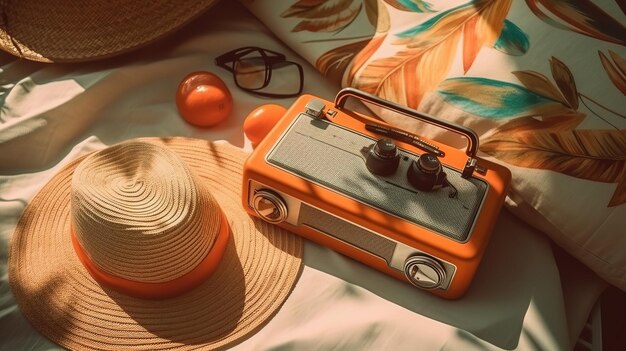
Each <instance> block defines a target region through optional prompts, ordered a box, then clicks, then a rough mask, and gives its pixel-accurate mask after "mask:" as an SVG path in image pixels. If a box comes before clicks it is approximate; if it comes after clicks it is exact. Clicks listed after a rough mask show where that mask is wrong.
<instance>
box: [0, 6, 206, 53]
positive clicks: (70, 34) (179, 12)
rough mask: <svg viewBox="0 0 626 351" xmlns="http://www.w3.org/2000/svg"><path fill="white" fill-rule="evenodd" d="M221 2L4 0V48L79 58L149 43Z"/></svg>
mask: <svg viewBox="0 0 626 351" xmlns="http://www.w3.org/2000/svg"><path fill="white" fill-rule="evenodd" d="M215 2H216V0H183V1H148V0H93V1H91V0H87V1H79V0H54V1H39V0H0V48H1V49H3V50H5V51H8V52H9V53H11V54H13V55H16V56H19V57H23V58H26V59H29V60H35V61H42V62H78V61H88V60H93V59H98V58H104V57H109V56H113V55H116V54H120V53H123V52H127V51H129V50H132V49H135V48H138V47H140V46H143V45H146V44H149V43H151V42H153V41H155V40H156V39H158V38H160V37H162V36H163V35H165V34H168V33H170V32H172V31H174V30H175V29H178V28H180V27H181V26H182V25H184V24H185V23H187V22H189V21H190V20H192V19H193V18H195V17H196V16H198V15H200V14H201V13H202V12H203V11H204V10H206V9H207V8H209V6H211V5H213V4H214V3H215Z"/></svg>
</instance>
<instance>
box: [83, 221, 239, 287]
mask: <svg viewBox="0 0 626 351" xmlns="http://www.w3.org/2000/svg"><path fill="white" fill-rule="evenodd" d="M229 232H230V230H229V225H228V222H227V220H226V216H224V214H223V213H222V214H221V223H220V229H219V232H218V233H217V237H216V239H215V243H213V247H212V248H211V250H210V251H209V253H208V254H207V255H206V257H205V258H204V259H203V260H202V261H201V262H200V263H199V264H198V265H197V266H196V267H195V268H194V269H192V270H191V271H189V272H188V273H185V274H184V275H182V276H180V277H178V278H175V279H172V280H170V281H167V282H161V283H146V282H139V281H135V280H129V279H125V278H122V277H118V276H116V275H113V274H110V273H107V272H105V271H103V270H102V269H100V268H99V267H98V266H96V264H95V263H93V261H92V260H91V259H90V258H89V256H88V255H87V253H86V252H85V250H84V249H83V247H82V246H81V244H80V242H79V241H78V239H77V238H76V235H75V234H74V228H72V229H71V237H72V245H73V246H74V251H76V254H77V255H78V258H79V259H80V261H81V263H82V264H83V266H84V267H85V268H86V269H87V271H89V273H90V274H91V276H92V277H93V278H94V279H95V280H96V281H97V282H98V283H100V284H103V285H106V286H108V287H110V288H112V289H115V290H116V291H118V292H120V293H122V294H126V295H129V296H133V297H138V298H143V299H166V298H170V297H175V296H178V295H181V294H183V293H185V292H187V291H189V290H191V289H193V288H195V287H196V286H198V285H200V284H201V283H202V282H204V281H205V280H206V279H208V278H209V277H210V276H211V274H213V272H214V271H215V269H216V268H217V266H218V265H219V263H220V261H221V260H222V256H223V255H224V251H225V249H226V244H227V243H228V237H229Z"/></svg>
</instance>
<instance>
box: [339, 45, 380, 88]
mask: <svg viewBox="0 0 626 351" xmlns="http://www.w3.org/2000/svg"><path fill="white" fill-rule="evenodd" d="M386 37H387V34H386V33H385V34H383V35H377V36H375V37H374V38H372V39H371V40H370V41H369V43H367V45H366V46H365V47H364V48H363V49H362V50H361V51H360V52H359V53H358V54H356V56H355V57H354V60H353V61H352V65H351V67H350V73H348V83H347V86H351V85H352V81H353V79H354V77H355V75H356V74H357V72H358V71H359V69H361V67H363V65H364V64H365V63H366V62H367V60H369V59H370V57H372V55H373V54H374V53H375V52H376V50H378V48H379V47H380V46H381V45H382V43H383V41H384V40H385V38H386Z"/></svg>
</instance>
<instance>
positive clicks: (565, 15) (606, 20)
mask: <svg viewBox="0 0 626 351" xmlns="http://www.w3.org/2000/svg"><path fill="white" fill-rule="evenodd" d="M618 3H619V1H618ZM526 4H527V5H528V7H529V8H530V10H531V11H532V12H533V13H534V14H535V15H537V17H539V18H540V19H541V20H543V21H544V22H546V23H548V24H550V25H552V26H554V27H557V28H561V29H567V30H571V31H574V32H577V33H580V34H583V35H586V36H589V37H592V38H596V39H600V40H604V41H608V42H611V43H616V44H620V45H626V27H625V26H624V25H623V24H622V23H620V22H619V21H617V20H615V19H614V18H613V17H611V16H610V15H609V14H608V13H606V12H605V11H604V10H602V9H601V8H600V7H598V6H597V5H595V4H594V3H593V2H592V1H591V0H560V1H555V0H526ZM620 6H623V5H621V4H620ZM544 9H545V10H546V11H548V12H549V13H551V14H552V15H555V16H557V17H558V18H559V19H560V20H562V21H564V22H565V24H561V22H558V21H556V20H555V19H553V18H552V17H550V16H549V15H548V14H546V13H545V12H543V11H544Z"/></svg>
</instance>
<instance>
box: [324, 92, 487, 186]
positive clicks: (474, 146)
mask: <svg viewBox="0 0 626 351" xmlns="http://www.w3.org/2000/svg"><path fill="white" fill-rule="evenodd" d="M349 97H354V98H357V99H359V100H361V101H363V102H369V103H371V104H374V105H376V106H379V107H382V108H384V109H387V110H391V111H393V112H397V113H400V114H402V115H405V116H407V117H409V118H413V119H416V120H419V121H421V122H426V123H430V124H434V125H436V126H438V127H440V128H443V129H446V130H449V131H451V132H454V133H457V134H461V135H462V136H464V137H465V138H467V141H468V142H467V148H466V149H465V154H466V155H467V156H469V159H468V160H467V162H466V163H465V168H464V169H463V173H462V177H463V178H469V177H471V176H472V174H473V173H474V169H475V168H476V166H477V164H476V162H477V161H476V152H477V150H478V135H476V132H474V131H473V130H471V129H469V128H467V127H464V126H460V125H458V124H454V123H450V122H446V121H442V120H439V119H437V118H435V117H433V116H430V115H427V114H425V113H421V112H418V111H416V110H413V109H409V108H407V107H404V106H401V105H398V104H396V103H394V102H391V101H387V100H384V99H381V98H379V97H378V96H375V95H372V94H369V93H366V92H364V91H361V90H358V89H354V88H344V89H341V90H340V91H339V93H337V96H336V97H335V108H338V109H342V108H344V106H345V104H346V100H347V99H348V98H349Z"/></svg>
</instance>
